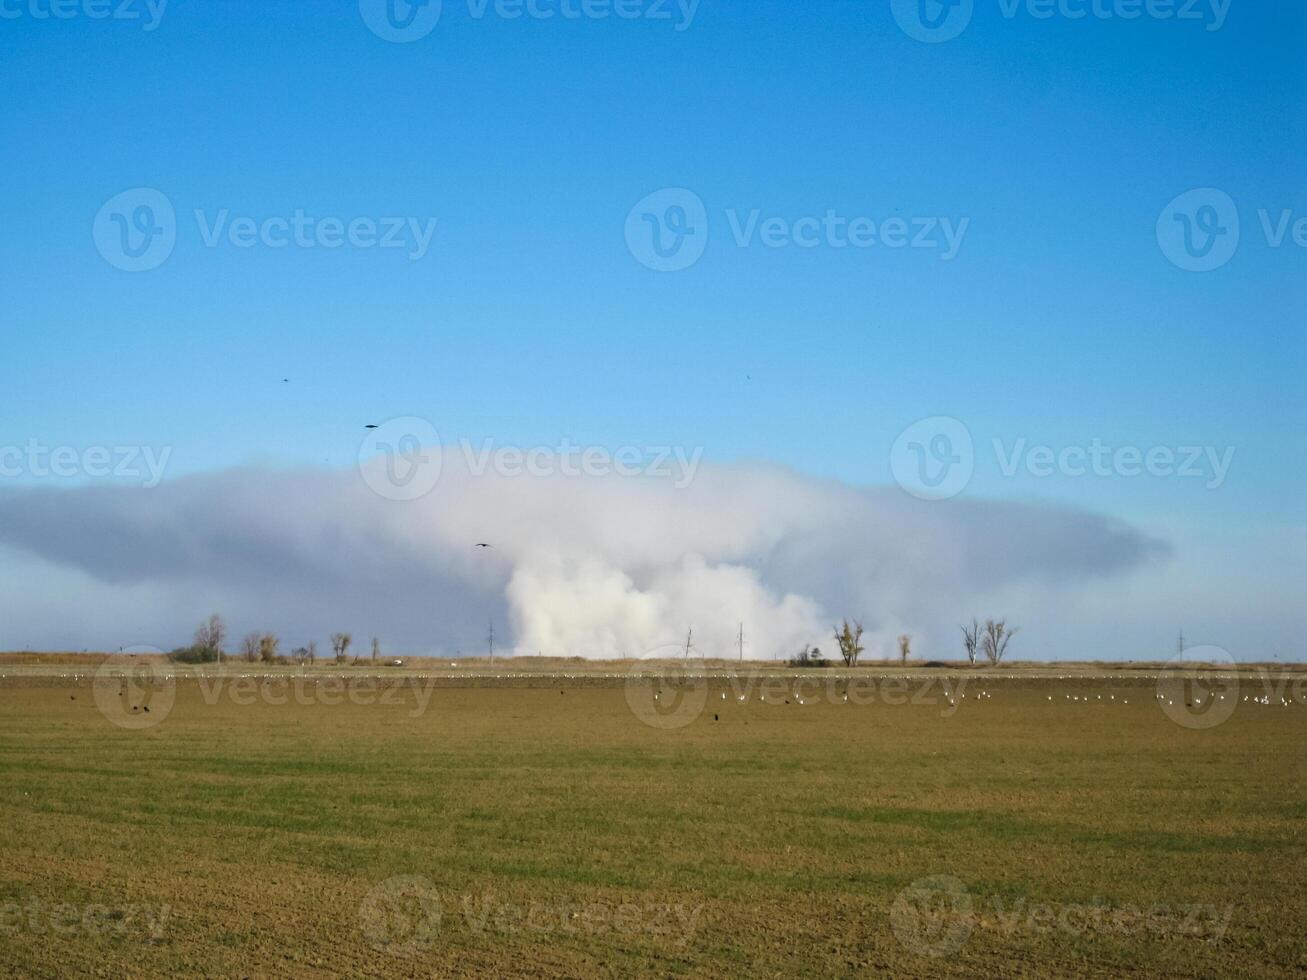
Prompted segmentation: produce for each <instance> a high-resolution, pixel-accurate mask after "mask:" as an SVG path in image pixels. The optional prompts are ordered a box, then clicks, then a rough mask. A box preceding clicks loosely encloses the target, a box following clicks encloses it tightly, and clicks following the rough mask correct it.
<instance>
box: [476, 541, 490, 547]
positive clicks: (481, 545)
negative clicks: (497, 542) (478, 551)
mask: <svg viewBox="0 0 1307 980" xmlns="http://www.w3.org/2000/svg"><path fill="white" fill-rule="evenodd" d="M477 547H478V548H493V547H494V545H493V544H486V543H485V542H484V541H478V542H477Z"/></svg>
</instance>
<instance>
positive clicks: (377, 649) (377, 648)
mask: <svg viewBox="0 0 1307 980" xmlns="http://www.w3.org/2000/svg"><path fill="white" fill-rule="evenodd" d="M380 659H381V641H380V640H378V639H377V638H376V637H375V636H374V637H373V638H372V662H373V663H374V664H375V663H376V662H377V661H378V660H380Z"/></svg>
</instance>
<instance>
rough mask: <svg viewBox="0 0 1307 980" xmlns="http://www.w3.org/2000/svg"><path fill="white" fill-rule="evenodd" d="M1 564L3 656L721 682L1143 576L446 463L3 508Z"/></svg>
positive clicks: (36, 496)
mask: <svg viewBox="0 0 1307 980" xmlns="http://www.w3.org/2000/svg"><path fill="white" fill-rule="evenodd" d="M378 465H380V463H379V461H373V462H372V463H369V464H368V466H369V467H375V466H378ZM478 542H487V543H490V544H492V545H493V547H492V548H490V549H481V548H477V547H475V545H476V544H477V543H478ZM0 547H3V548H6V549H7V550H8V554H7V555H6V560H5V564H4V567H5V569H6V571H5V573H4V579H3V584H4V586H5V596H6V598H5V599H2V600H0V617H3V618H0V647H4V648H10V649H12V648H16V647H20V646H24V645H31V646H34V647H39V648H44V649H51V648H55V647H60V648H65V649H71V648H82V647H89V648H93V649H112V648H116V647H117V646H120V645H126V644H131V643H140V642H150V643H154V644H155V645H158V646H171V645H179V644H181V643H183V642H185V641H186V640H187V639H188V637H189V632H190V629H191V627H192V626H193V625H194V624H195V623H196V622H198V621H199V620H200V619H201V618H203V617H204V616H205V615H207V614H208V613H210V612H212V611H215V610H217V611H219V612H222V613H223V614H225V615H226V616H227V618H228V619H229V621H230V622H231V624H232V631H233V633H239V632H241V631H243V630H247V629H251V630H252V629H271V630H275V631H277V632H278V633H280V634H281V636H282V637H283V640H284V641H285V642H286V643H287V644H288V645H290V644H295V645H298V644H299V643H300V642H303V641H304V640H307V639H310V638H317V639H319V641H322V640H324V639H325V638H326V636H327V634H329V633H330V632H332V631H334V630H337V629H346V630H350V631H352V632H354V634H355V635H356V636H359V637H366V636H373V635H375V636H378V637H380V638H381V639H382V641H383V645H384V648H385V649H386V650H387V651H394V652H397V653H398V652H403V653H410V654H440V655H453V654H455V653H458V652H462V653H465V654H471V653H481V652H483V651H484V648H485V640H484V638H485V634H486V629H487V626H488V624H489V623H491V622H494V623H495V624H496V634H497V636H499V637H502V638H503V639H502V640H501V642H500V644H499V646H500V649H504V648H505V647H511V648H512V649H513V650H514V651H515V652H516V653H518V654H522V655H532V654H536V653H542V654H544V655H547V656H582V657H591V658H593V657H614V656H643V655H647V654H649V653H653V652H671V651H672V650H674V649H676V648H677V647H679V646H680V645H681V644H683V643H684V640H685V637H686V635H687V632H688V631H689V630H691V629H693V631H694V647H695V650H696V651H697V652H699V653H701V654H703V655H705V656H734V655H735V652H736V646H735V643H736V635H737V631H738V629H739V627H740V625H741V624H743V626H744V631H745V639H746V646H745V655H746V656H747V657H749V658H756V659H767V658H772V657H776V656H785V655H789V654H791V653H793V652H794V651H796V650H797V649H799V648H800V647H802V646H803V645H804V644H808V643H813V644H818V645H821V646H823V647H824V648H830V647H831V646H832V644H831V642H830V633H831V626H832V624H833V623H834V622H836V621H837V620H839V619H840V618H841V617H844V616H849V617H851V618H859V619H861V620H862V621H863V622H864V623H865V625H866V627H867V631H868V633H867V635H868V638H869V642H868V647H869V655H871V656H876V655H884V656H889V655H891V653H892V650H893V638H894V636H895V635H897V634H898V633H899V632H910V633H913V634H914V635H915V636H916V637H917V641H916V642H915V643H914V650H915V651H918V652H920V653H923V654H932V653H933V655H937V656H946V655H947V656H950V657H951V656H956V650H955V649H954V648H955V647H956V642H955V639H956V623H957V622H959V621H960V620H962V619H969V618H970V616H971V615H973V614H982V615H983V614H984V613H986V612H994V613H998V614H1003V613H1009V612H1010V613H1011V614H1013V615H1022V616H1027V617H1029V616H1037V615H1038V613H1039V608H1040V604H1041V601H1042V597H1044V596H1047V595H1050V594H1055V593H1056V592H1057V591H1058V590H1063V589H1071V590H1075V589H1079V588H1082V587H1084V586H1085V584H1086V583H1088V582H1089V581H1090V580H1093V579H1097V578H1100V577H1104V576H1110V575H1114V574H1118V573H1123V572H1128V571H1129V570H1131V569H1134V568H1137V567H1139V566H1141V565H1144V564H1147V563H1149V562H1150V561H1152V560H1154V559H1156V558H1158V557H1162V556H1164V555H1165V553H1166V547H1165V546H1164V545H1163V544H1161V543H1160V542H1158V541H1156V540H1154V539H1152V538H1150V537H1148V536H1146V535H1144V534H1142V533H1140V532H1139V531H1136V530H1134V529H1131V528H1129V527H1125V526H1122V525H1120V524H1118V523H1116V522H1114V521H1112V520H1111V519H1108V518H1105V517H1102V516H1099V515H1095V514H1092V513H1088V512H1085V511H1080V510H1069V509H1059V508H1051V507H1044V506H1037V505H1032V504H1018V503H1006V502H994V501H983V500H966V499H958V500H953V501H946V502H923V501H919V500H915V499H912V498H909V497H908V496H906V495H905V494H903V493H901V492H900V491H898V490H897V489H886V488H879V489H863V488H855V487H851V486H848V485H845V484H841V483H837V482H833V481H823V480H817V479H813V478H810V477H807V476H804V475H801V474H799V473H796V472H793V471H791V470H787V469H783V468H780V467H776V466H770V465H762V464H734V465H710V464H704V465H702V466H701V467H700V468H699V469H698V470H697V472H696V474H695V478H694V479H693V480H692V481H691V482H690V483H689V485H688V486H683V487H682V486H678V485H677V481H674V480H670V479H666V478H662V477H655V476H642V477H629V476H628V477H623V476H618V475H607V476H569V475H564V474H563V473H561V472H557V471H556V472H553V474H552V475H546V476H526V475H516V476H506V475H502V474H498V473H496V472H493V470H488V471H486V472H481V473H478V472H476V467H474V466H472V465H470V464H469V461H468V460H467V459H466V458H465V457H463V456H461V455H460V454H457V453H453V454H450V453H447V454H446V458H445V460H444V466H443V471H442V473H441V476H440V479H439V482H438V484H437V485H436V487H435V488H434V489H433V490H432V491H431V492H430V493H429V494H427V495H426V496H424V497H422V498H420V499H418V500H414V501H397V500H392V499H386V498H385V497H382V496H380V495H378V494H377V493H375V492H374V491H373V490H372V489H370V488H369V486H368V482H367V481H366V480H365V479H364V477H363V475H362V473H361V472H360V471H358V470H348V471H328V470H295V471H286V470H272V469H248V468H247V469H235V470H227V471H223V472H220V473H212V474H204V475H195V476H188V477H183V478H179V479H176V480H172V481H165V482H164V483H163V484H161V485H160V486H158V487H156V488H153V489H148V490H146V489H141V488H127V487H110V486H83V487H74V488H51V487H38V488H32V489H21V490H9V491H8V492H5V493H3V494H0ZM55 590H63V592H64V594H63V596H62V601H60V600H58V599H52V598H51V595H52V593H54V594H57V593H56V592H55ZM999 602H1001V603H1004V604H1005V606H1004V608H991V606H992V604H994V603H999ZM827 652H828V654H831V653H833V652H834V651H833V650H831V649H828V650H827ZM1029 652H1030V653H1032V654H1034V653H1037V651H1029Z"/></svg>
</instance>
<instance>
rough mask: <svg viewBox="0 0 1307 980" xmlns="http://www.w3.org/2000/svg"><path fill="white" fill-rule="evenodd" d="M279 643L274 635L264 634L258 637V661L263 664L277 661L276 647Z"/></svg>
mask: <svg viewBox="0 0 1307 980" xmlns="http://www.w3.org/2000/svg"><path fill="white" fill-rule="evenodd" d="M280 643H281V641H280V640H278V639H277V634H276V633H264V634H263V635H262V636H260V637H259V659H260V660H262V661H263V662H264V663H265V664H270V663H274V662H275V661H276V659H277V647H278V646H279V645H280Z"/></svg>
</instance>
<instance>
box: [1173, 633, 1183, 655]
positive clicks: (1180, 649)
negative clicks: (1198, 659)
mask: <svg viewBox="0 0 1307 980" xmlns="http://www.w3.org/2000/svg"><path fill="white" fill-rule="evenodd" d="M1175 652H1176V653H1177V654H1181V653H1184V630H1181V631H1180V639H1178V640H1176V641H1175Z"/></svg>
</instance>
